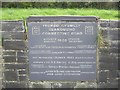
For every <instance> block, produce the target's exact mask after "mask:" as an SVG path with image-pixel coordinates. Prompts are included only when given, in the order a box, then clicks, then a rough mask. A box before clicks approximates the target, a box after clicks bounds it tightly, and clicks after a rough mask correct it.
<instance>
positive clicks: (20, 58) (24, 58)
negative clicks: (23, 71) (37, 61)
mask: <svg viewBox="0 0 120 90" xmlns="http://www.w3.org/2000/svg"><path fill="white" fill-rule="evenodd" d="M17 58H18V60H17V62H18V63H26V62H27V57H17Z"/></svg>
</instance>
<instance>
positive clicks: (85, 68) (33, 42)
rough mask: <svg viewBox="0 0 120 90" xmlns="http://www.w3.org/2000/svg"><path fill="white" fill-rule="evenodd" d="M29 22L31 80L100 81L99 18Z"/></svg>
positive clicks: (47, 19)
mask: <svg viewBox="0 0 120 90" xmlns="http://www.w3.org/2000/svg"><path fill="white" fill-rule="evenodd" d="M31 19H33V20H31ZM41 19H42V21H41ZM95 19H96V20H95ZM29 20H31V22H28V43H29V44H28V48H29V54H28V56H29V66H30V67H29V68H30V69H29V70H30V80H31V81H32V80H45V81H46V80H48V81H55V80H56V81H62V80H64V81H95V80H96V76H97V75H96V71H97V67H96V66H97V65H96V61H97V58H96V57H97V40H96V38H97V31H98V25H97V18H96V17H94V18H93V17H89V18H88V17H72V16H71V17H68V16H67V17H65V16H61V17H60V16H58V17H31V18H29ZM36 20H38V21H36ZM71 77H72V78H71Z"/></svg>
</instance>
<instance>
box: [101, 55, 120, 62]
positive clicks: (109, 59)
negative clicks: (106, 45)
mask: <svg viewBox="0 0 120 90" xmlns="http://www.w3.org/2000/svg"><path fill="white" fill-rule="evenodd" d="M99 62H102V63H105V64H106V63H118V59H117V58H116V57H115V56H113V55H104V54H102V55H100V54H99Z"/></svg>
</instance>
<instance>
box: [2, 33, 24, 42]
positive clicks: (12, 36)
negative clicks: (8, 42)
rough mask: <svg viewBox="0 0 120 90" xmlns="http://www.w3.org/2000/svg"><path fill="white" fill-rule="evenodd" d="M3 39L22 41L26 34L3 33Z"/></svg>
mask: <svg viewBox="0 0 120 90" xmlns="http://www.w3.org/2000/svg"><path fill="white" fill-rule="evenodd" d="M2 37H3V39H4V40H5V39H19V40H24V39H26V34H25V33H24V32H3V33H2Z"/></svg>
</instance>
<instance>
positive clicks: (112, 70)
mask: <svg viewBox="0 0 120 90" xmlns="http://www.w3.org/2000/svg"><path fill="white" fill-rule="evenodd" d="M0 24H1V26H2V28H0V29H1V31H2V40H1V41H2V45H1V46H0V49H1V50H2V52H1V53H2V54H1V56H0V59H1V61H0V67H1V68H0V88H50V90H51V88H72V89H74V90H76V89H77V88H118V81H119V79H120V72H119V67H118V64H119V62H118V60H119V58H120V57H119V55H120V54H119V48H118V44H119V43H120V38H119V37H118V36H119V34H120V33H118V31H119V30H120V26H119V25H120V21H112V20H108V21H107V20H100V21H99V29H100V32H101V35H102V37H103V42H104V46H103V47H102V46H101V47H99V71H98V74H99V78H98V80H97V81H96V82H88V81H80V82H74V81H73V82H68V81H60V82H59V81H51V82H49V81H37V82H30V81H29V78H28V74H29V69H28V54H27V52H28V47H27V33H26V27H25V24H24V21H22V20H21V21H0Z"/></svg>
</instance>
